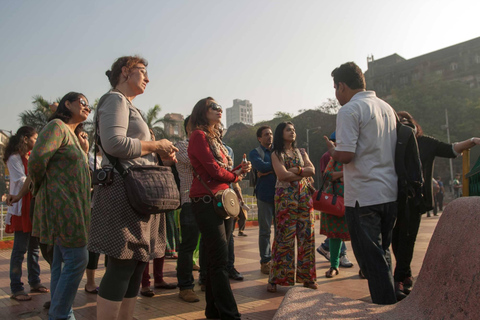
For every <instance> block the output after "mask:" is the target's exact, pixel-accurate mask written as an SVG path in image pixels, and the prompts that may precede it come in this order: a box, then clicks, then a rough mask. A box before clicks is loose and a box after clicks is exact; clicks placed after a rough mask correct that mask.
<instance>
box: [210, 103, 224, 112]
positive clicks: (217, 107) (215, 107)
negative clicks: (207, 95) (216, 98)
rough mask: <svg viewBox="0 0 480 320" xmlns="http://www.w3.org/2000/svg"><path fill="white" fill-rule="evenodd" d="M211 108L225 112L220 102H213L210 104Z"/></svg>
mask: <svg viewBox="0 0 480 320" xmlns="http://www.w3.org/2000/svg"><path fill="white" fill-rule="evenodd" d="M210 108H212V110H213V111H220V112H222V113H223V109H222V106H221V105H219V104H216V103H215V102H212V104H211V105H210Z"/></svg>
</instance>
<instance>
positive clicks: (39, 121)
mask: <svg viewBox="0 0 480 320" xmlns="http://www.w3.org/2000/svg"><path fill="white" fill-rule="evenodd" d="M32 104H33V109H32V110H27V111H23V112H21V113H20V115H19V118H20V123H21V125H22V126H31V127H34V128H35V129H37V131H40V130H42V129H43V127H44V126H45V125H46V124H47V122H48V119H49V118H50V116H51V115H52V110H51V109H50V105H52V104H53V103H50V102H48V101H47V100H45V99H44V98H43V97H42V96H41V95H36V96H33V101H32Z"/></svg>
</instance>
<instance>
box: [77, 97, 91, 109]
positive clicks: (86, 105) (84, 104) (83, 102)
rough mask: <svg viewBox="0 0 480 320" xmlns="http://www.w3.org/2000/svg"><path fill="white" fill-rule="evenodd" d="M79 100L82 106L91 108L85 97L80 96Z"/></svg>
mask: <svg viewBox="0 0 480 320" xmlns="http://www.w3.org/2000/svg"><path fill="white" fill-rule="evenodd" d="M78 102H80V104H81V105H82V106H84V107H85V108H87V109H88V110H91V108H90V106H89V105H88V103H87V101H85V100H84V99H83V98H79V99H78Z"/></svg>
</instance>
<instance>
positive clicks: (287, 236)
mask: <svg viewBox="0 0 480 320" xmlns="http://www.w3.org/2000/svg"><path fill="white" fill-rule="evenodd" d="M283 158H284V165H285V168H286V169H287V170H288V169H289V168H291V167H297V166H299V165H300V163H301V159H300V156H299V153H298V152H295V155H294V157H293V158H292V157H290V156H288V155H286V154H284V157H283ZM275 216H276V219H275V241H274V242H273V248H272V268H271V269H270V277H269V282H270V283H275V284H279V285H282V286H293V285H294V284H295V281H294V279H295V262H294V260H293V259H294V257H295V238H297V241H298V242H297V243H298V248H297V251H298V252H297V272H296V274H297V279H296V280H297V282H311V281H315V279H316V278H317V276H316V271H315V230H314V213H313V206H312V197H311V194H310V192H309V190H308V187H307V182H306V179H302V180H300V181H296V182H291V183H290V186H288V187H278V186H277V187H276V189H275Z"/></svg>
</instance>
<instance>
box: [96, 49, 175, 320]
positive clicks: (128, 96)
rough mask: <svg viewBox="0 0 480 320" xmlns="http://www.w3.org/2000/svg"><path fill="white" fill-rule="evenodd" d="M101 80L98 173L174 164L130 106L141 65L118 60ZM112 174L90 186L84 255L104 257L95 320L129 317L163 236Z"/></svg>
mask: <svg viewBox="0 0 480 320" xmlns="http://www.w3.org/2000/svg"><path fill="white" fill-rule="evenodd" d="M106 75H107V77H108V79H109V82H110V84H111V86H112V89H111V90H110V91H109V92H107V93H106V94H104V95H103V96H102V97H101V98H100V101H99V103H98V107H97V113H96V116H95V120H96V122H98V123H97V136H98V137H99V139H100V140H98V141H99V144H100V148H101V150H102V168H107V167H110V168H112V167H113V164H114V163H115V162H118V164H119V165H121V166H122V168H124V169H126V168H128V167H130V166H132V165H157V164H158V161H157V156H156V154H159V155H160V157H162V159H170V160H173V161H175V152H176V151H178V150H177V148H175V147H174V146H173V144H172V143H171V142H170V141H168V140H166V139H162V140H158V141H152V139H151V136H150V131H149V128H148V125H147V123H146V122H145V121H144V120H143V118H142V116H141V114H140V111H139V110H138V109H137V108H135V106H134V105H133V104H132V100H133V99H134V98H135V97H136V96H138V95H140V94H143V92H144V91H145V88H146V86H147V84H148V82H149V78H148V73H147V61H146V60H145V59H143V58H141V57H138V56H126V57H120V58H118V59H117V60H116V61H115V62H114V63H113V65H112V67H111V70H109V71H107V72H106ZM109 159H112V162H110V160H109ZM113 159H115V160H113ZM114 172H115V174H114V177H113V182H112V183H111V184H110V185H98V186H95V191H94V200H93V209H92V224H91V228H90V237H89V243H88V249H89V250H90V251H92V252H97V253H104V254H105V255H106V256H108V264H107V270H106V272H105V275H104V277H103V279H102V282H101V283H100V288H99V291H98V296H97V319H102V320H106V319H132V318H133V311H134V309H135V304H136V300H137V294H138V289H139V288H140V282H141V280H142V274H143V271H144V269H145V266H146V265H147V263H148V261H149V260H151V259H156V258H162V257H163V256H164V255H165V236H163V237H162V236H160V234H162V235H165V232H164V231H165V215H164V214H155V215H140V214H138V213H137V212H136V211H134V210H133V208H132V207H131V205H130V203H129V202H128V198H127V194H126V190H125V183H124V180H123V178H122V177H121V176H120V174H119V173H117V172H116V171H114ZM175 187H176V186H175ZM159 228H160V229H159ZM159 230H160V231H159ZM162 231H163V232H162Z"/></svg>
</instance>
